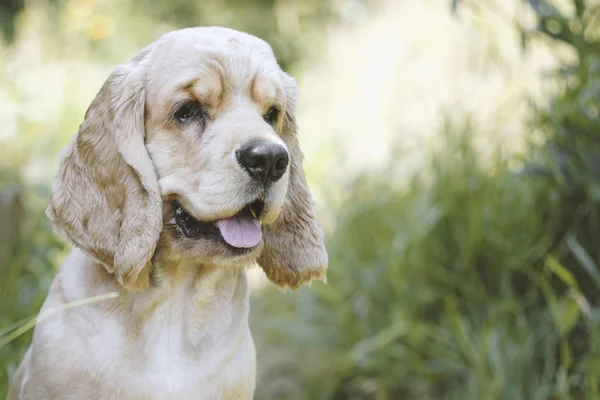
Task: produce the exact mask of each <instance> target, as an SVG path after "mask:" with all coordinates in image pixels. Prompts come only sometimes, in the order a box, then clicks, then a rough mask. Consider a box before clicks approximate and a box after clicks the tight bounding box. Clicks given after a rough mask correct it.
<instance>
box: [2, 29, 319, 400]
mask: <svg viewBox="0 0 600 400" xmlns="http://www.w3.org/2000/svg"><path fill="white" fill-rule="evenodd" d="M296 91H297V89H296V84H295V82H294V80H293V79H292V78H291V77H289V76H288V75H286V74H285V73H283V72H282V71H281V70H280V68H279V66H278V65H277V63H276V61H275V58H274V56H273V53H272V50H271V49H270V47H269V46H268V45H267V44H266V43H265V42H264V41H262V40H260V39H258V38H255V37H253V36H250V35H247V34H243V33H240V32H236V31H233V30H230V29H225V28H193V29H185V30H181V31H175V32H172V33H169V34H167V35H164V36H163V37H161V38H160V39H159V40H157V41H156V42H155V43H153V44H151V45H150V46H148V47H147V48H145V49H144V50H142V51H141V52H140V53H139V54H138V55H137V56H136V57H134V58H133V59H132V60H131V61H130V62H129V63H127V64H124V65H121V66H119V67H118V68H117V69H116V70H115V71H114V72H113V73H112V74H111V76H110V77H109V78H108V79H107V81H106V83H105V84H104V86H103V87H102V89H101V90H100V92H99V93H98V95H97V96H96V98H95V99H94V101H93V102H92V104H91V105H90V108H89V110H88V112H87V113H86V117H85V120H84V122H83V123H82V125H81V127H80V129H79V132H78V133H77V134H76V135H75V136H74V137H73V140H72V141H71V143H70V145H69V146H68V147H67V149H66V150H65V152H64V154H63V155H62V158H61V163H60V168H59V172H58V174H57V177H56V180H55V182H54V185H53V190H52V195H51V199H50V204H49V207H48V210H47V214H48V216H49V217H50V219H51V220H52V222H53V224H54V226H55V228H56V230H57V231H58V232H59V233H60V234H61V235H63V236H64V237H65V238H66V239H68V240H69V241H70V242H71V243H72V244H74V246H75V248H74V249H73V250H72V252H71V253H70V255H69V256H68V257H67V259H66V260H65V262H64V264H63V265H62V267H61V269H60V271H59V273H58V275H57V276H56V278H55V280H54V282H53V284H52V287H51V289H50V292H49V294H48V298H47V300H46V302H45V304H44V306H43V309H42V313H44V312H45V311H49V310H59V311H56V312H54V313H52V314H51V315H50V316H48V317H47V318H45V319H43V320H42V321H40V322H39V323H38V325H37V326H36V328H35V331H34V338H33V342H32V345H31V347H30V349H29V350H28V352H27V354H26V356H25V358H24V360H23V362H22V364H21V366H20V368H19V370H18V371H17V374H16V376H15V382H14V384H13V387H12V388H11V391H10V393H9V399H11V400H13V399H34V400H35V399H40V400H41V399H86V400H87V399H132V400H133V399H181V400H184V399H210V400H219V399H221V400H228V399H251V398H252V397H253V392H254V386H255V350H254V344H253V340H252V336H251V334H250V330H249V327H248V305H249V301H248V284H247V281H246V272H245V268H246V267H248V266H251V265H253V264H254V263H255V262H258V264H259V265H260V266H261V267H262V268H263V269H264V271H265V272H266V274H267V276H268V277H269V279H271V280H272V281H273V282H274V283H276V284H277V285H279V286H281V287H290V288H297V287H299V286H300V285H302V284H303V283H306V282H309V281H310V280H312V279H315V278H316V279H321V280H324V279H325V271H326V268H327V253H326V251H325V248H324V245H323V235H322V232H321V230H320V229H319V227H318V225H317V223H316V221H315V218H314V212H313V204H312V199H311V195H310V191H309V189H308V187H307V185H306V181H305V179H304V176H303V171H302V154H301V152H300V149H299V147H298V140H297V138H296V123H295V120H294V108H295V100H296V96H297V93H296ZM193 99H195V100H198V101H199V103H200V104H201V105H202V109H203V110H204V112H205V113H206V118H205V119H203V121H204V122H202V123H200V122H197V123H188V124H181V123H177V121H174V119H173V112H174V110H175V109H176V108H177V105H178V104H181V102H183V101H187V100H193ZM271 106H276V107H278V108H279V109H280V110H281V111H282V112H281V117H280V118H279V119H278V120H277V121H276V123H275V124H273V125H271V124H268V123H267V122H266V121H265V120H264V119H263V115H264V114H265V113H266V112H267V110H268V109H269V108H270V107H271ZM253 139H262V140H268V141H273V142H275V143H278V144H280V145H282V146H284V147H285V148H287V150H288V153H289V157H290V163H289V167H288V170H287V171H286V173H285V174H284V176H283V177H282V178H281V179H280V180H278V181H277V182H275V183H273V184H272V185H271V186H270V188H269V190H268V191H266V192H264V193H262V194H261V196H263V197H264V201H265V206H266V207H265V213H264V215H263V217H262V224H263V240H262V241H261V243H260V244H259V246H257V247H256V248H255V249H253V250H251V251H249V252H247V253H245V254H243V255H239V254H233V253H232V252H231V251H230V250H229V249H228V248H227V247H226V246H224V245H222V244H219V243H217V242H214V241H211V240H209V239H190V238H187V237H185V236H184V235H182V234H181V232H179V231H178V227H177V226H176V225H175V224H174V223H173V219H172V218H173V211H174V210H173V209H172V200H173V199H177V200H178V201H179V202H181V204H183V205H184V206H185V208H186V209H187V210H188V211H189V212H190V213H191V214H192V215H193V216H194V217H195V218H196V219H199V220H206V221H214V220H216V219H220V218H225V217H228V216H231V215H233V214H235V213H236V212H237V211H239V210H240V209H241V208H242V207H244V206H245V205H246V204H247V203H249V202H251V201H253V200H254V199H255V198H256V196H257V193H256V191H255V190H254V189H253V187H254V186H253V185H252V181H251V178H250V176H249V175H248V174H247V173H246V172H245V171H244V170H243V168H241V166H240V165H239V164H238V163H237V161H236V159H235V150H236V149H237V148H239V146H241V145H242V144H244V143H246V142H247V141H248V140H253ZM113 292H115V293H117V294H118V297H116V298H112V299H107V300H103V301H99V302H94V303H90V304H87V305H83V306H79V307H73V308H68V309H65V308H64V306H65V305H68V304H69V303H72V302H76V301H80V300H82V299H85V298H89V297H93V296H98V295H103V294H107V293H113Z"/></svg>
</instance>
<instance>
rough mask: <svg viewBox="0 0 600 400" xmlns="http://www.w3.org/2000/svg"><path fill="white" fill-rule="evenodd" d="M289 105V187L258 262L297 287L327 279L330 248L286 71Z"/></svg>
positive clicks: (285, 130) (285, 124)
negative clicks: (318, 217) (300, 140)
mask: <svg viewBox="0 0 600 400" xmlns="http://www.w3.org/2000/svg"><path fill="white" fill-rule="evenodd" d="M284 75H285V76H284V89H285V92H286V96H287V104H286V109H285V112H284V117H283V121H282V126H281V128H280V129H281V132H282V133H281V136H282V138H283V140H284V141H285V143H286V144H287V146H288V150H289V152H290V163H289V168H290V171H289V174H290V178H289V186H288V191H287V196H286V199H285V202H284V204H283V207H282V209H281V212H280V214H279V216H278V217H277V220H276V221H275V222H274V223H272V224H270V225H265V226H264V246H265V247H264V251H263V253H262V255H261V256H260V258H259V259H258V264H259V265H260V266H261V267H262V269H263V270H264V271H265V274H266V275H267V277H268V278H269V279H270V280H271V281H272V282H273V283H275V284H277V285H278V286H280V287H284V288H291V289H296V288H298V287H300V286H301V285H302V284H304V283H308V282H310V281H311V280H313V279H320V280H323V281H325V275H326V272H327V250H326V249H325V243H324V241H323V232H322V231H321V228H320V227H319V225H318V224H317V220H316V218H315V213H314V204H313V199H312V195H311V193H310V190H309V188H308V185H307V184H306V179H305V177H304V171H303V168H302V158H303V156H302V152H301V151H300V146H299V144H298V138H297V135H296V119H295V108H296V98H297V92H298V89H297V86H296V81H295V80H294V79H293V78H292V77H290V76H289V75H287V74H284Z"/></svg>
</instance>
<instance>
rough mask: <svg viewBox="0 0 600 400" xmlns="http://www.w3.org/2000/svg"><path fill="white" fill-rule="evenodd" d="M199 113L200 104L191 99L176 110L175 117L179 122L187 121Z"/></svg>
mask: <svg viewBox="0 0 600 400" xmlns="http://www.w3.org/2000/svg"><path fill="white" fill-rule="evenodd" d="M198 115H200V104H199V103H198V102H197V101H189V102H187V103H185V104H183V105H182V106H181V107H179V109H178V110H177V111H176V112H175V118H177V120H178V121H179V122H185V121H187V120H188V119H190V118H193V117H195V116H198Z"/></svg>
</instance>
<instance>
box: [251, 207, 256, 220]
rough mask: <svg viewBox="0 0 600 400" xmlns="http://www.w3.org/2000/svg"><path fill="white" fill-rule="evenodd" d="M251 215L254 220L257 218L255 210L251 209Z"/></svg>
mask: <svg viewBox="0 0 600 400" xmlns="http://www.w3.org/2000/svg"><path fill="white" fill-rule="evenodd" d="M250 214H252V216H253V217H254V218H256V213H255V212H254V210H253V209H250Z"/></svg>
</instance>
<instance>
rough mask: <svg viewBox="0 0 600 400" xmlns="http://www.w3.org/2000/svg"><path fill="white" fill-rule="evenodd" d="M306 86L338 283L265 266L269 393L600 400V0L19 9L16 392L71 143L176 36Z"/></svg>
mask: <svg viewBox="0 0 600 400" xmlns="http://www.w3.org/2000/svg"><path fill="white" fill-rule="evenodd" d="M195 25H223V26H228V27H232V28H236V29H239V30H243V31H247V32H249V33H252V34H255V35H257V36H260V37H262V38H264V39H265V40H267V41H268V42H269V43H270V44H271V45H272V46H273V48H274V50H275V53H276V55H277V57H278V59H279V60H280V63H281V65H282V66H283V68H284V69H286V70H287V71H289V72H290V73H292V75H294V76H295V77H296V78H297V80H298V83H299V87H300V104H299V116H298V119H299V123H300V141H301V144H302V146H303V149H304V152H305V155H306V161H305V169H306V173H307V177H308V180H309V183H310V184H311V187H312V188H313V191H314V193H315V196H316V198H317V206H318V217H319V220H320V222H321V224H322V226H323V228H324V230H325V231H326V234H327V246H328V250H329V254H330V264H329V273H328V282H329V284H328V285H324V284H321V283H314V284H312V286H311V287H307V288H303V289H301V290H299V291H298V292H282V291H280V290H278V289H275V288H274V287H273V286H272V285H270V284H269V283H268V282H267V280H266V278H264V277H262V275H261V273H260V271H252V289H253V292H252V306H251V324H252V329H253V335H254V338H255V341H256V342H257V348H258V349H257V350H258V366H259V371H258V389H257V393H256V398H257V399H377V400H384V399H417V400H420V399H456V400H459V399H460V400H464V399H506V400H518V399H523V400H530V399H544V400H550V399H552V400H555V399H556V400H558V399H600V268H599V265H600V0H461V1H459V0H452V1H451V0H427V1H426V0H393V1H386V0H252V1H251V0H246V1H245V0H227V1H221V0H201V1H198V0H169V1H167V0H164V1H150V0H119V1H117V0H2V1H0V32H1V37H2V39H1V40H0V398H3V396H4V394H5V393H6V390H7V387H8V383H9V380H10V378H11V376H12V374H13V373H14V371H15V369H16V367H17V365H18V363H19V361H20V359H21V357H22V354H23V352H24V350H25V349H26V347H27V346H28V344H29V341H30V339H31V335H30V333H31V332H25V333H23V331H24V329H21V328H20V327H21V326H22V323H23V321H26V320H27V318H29V317H32V316H34V315H35V314H36V313H37V312H38V311H39V308H40V306H41V303H42V301H43V300H44V298H45V296H46V293H47V289H48V286H49V284H50V282H51V280H52V278H53V275H54V273H55V270H56V268H57V267H58V266H59V265H60V262H61V260H62V258H63V257H64V255H65V252H66V250H67V247H66V245H65V244H64V242H63V241H62V240H60V239H59V238H58V236H56V235H54V234H53V233H52V230H51V228H50V225H49V222H48V221H47V219H46V217H45V216H44V209H45V206H46V203H47V196H48V189H49V186H50V184H51V182H52V179H53V177H54V174H55V172H56V169H57V154H58V152H59V151H60V149H62V148H63V147H64V146H65V145H66V143H67V142H68V140H69V138H70V137H71V135H72V134H73V133H74V132H75V131H76V130H77V127H78V125H79V123H80V122H81V121H82V120H83V115H84V112H85V110H86V108H87V106H88V105H89V103H90V102H91V100H92V98H93V97H94V95H95V94H96V92H97V91H98V90H99V88H100V86H101V84H102V83H103V81H104V80H105V79H106V77H107V76H108V74H109V73H110V71H111V70H112V69H113V68H114V67H115V65H116V64H118V63H122V62H124V61H126V60H128V59H129V58H130V57H132V56H133V55H134V54H135V53H136V52H137V51H138V50H139V49H141V48H142V47H143V46H145V45H146V44H148V43H150V42H151V41H153V40H155V39H156V38H157V37H158V36H159V35H161V34H162V33H165V32H167V31H169V30H172V29H176V28H181V27H187V26H195Z"/></svg>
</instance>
